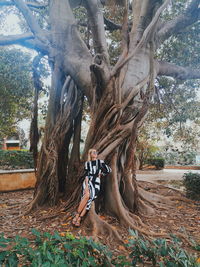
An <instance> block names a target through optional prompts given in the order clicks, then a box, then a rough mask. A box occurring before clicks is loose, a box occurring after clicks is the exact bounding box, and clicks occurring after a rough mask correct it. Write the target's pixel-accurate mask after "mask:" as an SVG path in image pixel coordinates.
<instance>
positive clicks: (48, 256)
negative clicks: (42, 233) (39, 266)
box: [47, 251, 54, 262]
mask: <svg viewBox="0 0 200 267" xmlns="http://www.w3.org/2000/svg"><path fill="white" fill-rule="evenodd" d="M47 259H48V260H50V261H51V262H54V259H53V257H52V255H51V253H50V252H49V251H47Z"/></svg>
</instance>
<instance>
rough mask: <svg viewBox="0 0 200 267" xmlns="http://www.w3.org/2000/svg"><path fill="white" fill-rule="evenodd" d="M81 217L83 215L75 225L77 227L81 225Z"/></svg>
mask: <svg viewBox="0 0 200 267" xmlns="http://www.w3.org/2000/svg"><path fill="white" fill-rule="evenodd" d="M81 219H82V217H81V216H79V217H78V219H77V220H76V222H75V224H74V225H75V226H77V227H79V226H81Z"/></svg>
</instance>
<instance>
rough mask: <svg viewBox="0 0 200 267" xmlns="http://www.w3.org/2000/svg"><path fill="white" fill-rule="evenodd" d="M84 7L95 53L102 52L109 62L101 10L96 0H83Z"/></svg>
mask: <svg viewBox="0 0 200 267" xmlns="http://www.w3.org/2000/svg"><path fill="white" fill-rule="evenodd" d="M85 7H86V9H87V11H88V15H89V23H90V28H91V31H92V35H93V42H94V50H95V52H96V53H97V54H102V55H104V57H105V61H106V62H107V63H109V55H108V49H107V44H106V37H105V29H104V18H103V14H102V11H101V10H100V8H99V3H98V1H97V0H87V1H85Z"/></svg>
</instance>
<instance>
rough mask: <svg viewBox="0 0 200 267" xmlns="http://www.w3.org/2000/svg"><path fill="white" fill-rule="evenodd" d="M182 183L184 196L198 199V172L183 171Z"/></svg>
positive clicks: (199, 188)
mask: <svg viewBox="0 0 200 267" xmlns="http://www.w3.org/2000/svg"><path fill="white" fill-rule="evenodd" d="M183 185H184V186H185V188H186V196H187V197H189V198H191V199H194V200H200V174H199V173H191V172H189V173H184V175H183Z"/></svg>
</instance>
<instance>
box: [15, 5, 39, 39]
mask: <svg viewBox="0 0 200 267" xmlns="http://www.w3.org/2000/svg"><path fill="white" fill-rule="evenodd" d="M13 1H14V3H15V5H16V6H17V7H18V9H19V10H20V11H21V12H22V14H23V16H24V18H25V20H26V22H27V24H28V25H29V27H30V29H31V31H32V32H33V34H37V35H41V34H42V29H41V28H40V26H39V24H38V22H37V20H36V18H35V17H34V16H33V14H32V12H31V11H30V9H29V8H28V6H27V5H26V4H25V2H23V1H22V0H13Z"/></svg>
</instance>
